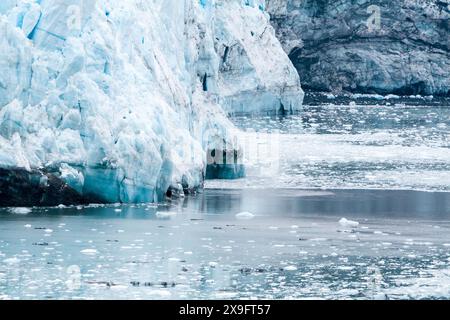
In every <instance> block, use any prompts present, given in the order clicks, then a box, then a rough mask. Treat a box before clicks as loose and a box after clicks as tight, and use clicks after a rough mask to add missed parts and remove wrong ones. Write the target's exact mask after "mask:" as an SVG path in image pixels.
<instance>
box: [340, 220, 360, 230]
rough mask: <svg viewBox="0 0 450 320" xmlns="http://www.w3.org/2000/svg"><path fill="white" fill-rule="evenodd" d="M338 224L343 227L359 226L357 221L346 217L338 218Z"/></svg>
mask: <svg viewBox="0 0 450 320" xmlns="http://www.w3.org/2000/svg"><path fill="white" fill-rule="evenodd" d="M339 224H340V225H341V226H342V227H344V228H357V227H358V226H359V222H357V221H352V220H347V219H346V218H342V219H341V220H339Z"/></svg>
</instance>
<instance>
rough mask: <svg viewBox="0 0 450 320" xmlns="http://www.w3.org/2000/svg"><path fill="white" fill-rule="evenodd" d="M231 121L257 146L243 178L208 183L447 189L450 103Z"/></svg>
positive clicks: (329, 109) (325, 109)
mask: <svg viewBox="0 0 450 320" xmlns="http://www.w3.org/2000/svg"><path fill="white" fill-rule="evenodd" d="M234 122H235V123H236V125H237V126H238V127H240V128H242V129H243V130H245V132H246V133H245V134H244V139H243V140H244V141H251V142H253V143H254V144H255V141H256V142H257V143H259V144H260V145H261V147H260V149H259V150H252V153H251V154H249V155H247V158H248V160H246V164H247V166H248V168H249V170H248V177H247V178H246V179H242V180H237V181H225V182H224V181H210V182H208V186H210V187H213V188H266V187H267V186H273V185H275V186H277V187H282V188H304V189H311V188H325V189H330V188H331V189H333V188H334V189H335V188H337V189H342V188H351V189H367V188H370V189H373V188H376V189H397V190H398V189H408V190H426V191H450V107H408V106H402V105H397V106H364V107H357V106H333V105H330V106H320V107H305V108H304V110H303V111H302V112H301V113H300V115H293V116H287V117H282V118H279V117H251V116H241V117H236V118H235V119H234ZM249 137H250V138H249ZM274 164H276V165H274ZM267 165H269V169H270V170H267ZM261 168H262V169H261Z"/></svg>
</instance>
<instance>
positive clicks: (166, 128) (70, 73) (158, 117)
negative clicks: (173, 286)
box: [0, 0, 303, 205]
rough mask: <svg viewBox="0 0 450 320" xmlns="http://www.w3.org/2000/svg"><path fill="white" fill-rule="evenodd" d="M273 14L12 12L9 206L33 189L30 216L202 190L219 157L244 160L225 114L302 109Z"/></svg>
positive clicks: (183, 9) (64, 5)
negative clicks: (221, 153) (213, 157)
mask: <svg viewBox="0 0 450 320" xmlns="http://www.w3.org/2000/svg"><path fill="white" fill-rule="evenodd" d="M264 10H265V7H264V1H259V0H258V1H257V0H253V1H249V0H243V1H241V0H223V1H220V0H217V1H214V0H200V1H199V0H129V1H120V0H98V1H93V0H89V1H88V0H6V1H2V2H1V4H0V169H1V170H0V199H1V201H0V202H1V203H0V205H14V204H15V202H16V201H15V200H14V199H17V201H20V199H25V198H27V196H28V195H25V190H28V189H30V186H32V187H33V188H32V189H33V190H34V191H33V195H32V196H31V195H30V197H28V198H30V199H29V201H28V202H27V203H25V204H29V205H34V204H41V205H44V204H58V203H54V202H55V201H58V202H59V203H71V202H80V201H101V202H151V201H155V200H158V199H161V198H162V197H163V196H164V194H165V193H166V191H167V190H168V189H169V188H172V189H175V190H183V189H184V190H185V191H186V190H189V189H195V188H198V187H201V186H202V182H203V179H204V175H205V169H206V165H207V163H206V159H207V157H206V153H207V152H208V151H209V150H215V149H217V150H222V149H223V150H234V151H239V149H240V146H239V145H236V142H235V139H233V127H232V124H231V123H230V122H229V120H228V119H227V118H226V114H225V111H226V112H229V113H232V112H237V111H277V110H279V109H280V107H283V108H285V111H288V110H295V109H297V108H298V107H299V106H300V105H301V102H302V98H303V93H302V91H301V88H300V81H299V78H298V75H297V73H296V71H295V68H294V67H293V65H292V64H291V63H290V61H289V59H288V57H287V56H286V55H285V54H284V52H283V51H282V47H281V45H280V44H279V42H278V41H277V40H276V38H275V35H274V31H273V29H272V27H271V26H270V23H269V17H268V14H267V13H266V12H265V11H264ZM224 110H225V111H224ZM240 171H241V168H237V169H236V171H235V172H240ZM237 175H239V174H237ZM231 176H232V174H231ZM21 186H23V187H21ZM21 193H22V194H21ZM66 194H67V197H66V196H65V195H66ZM52 198H53V199H57V200H52ZM22 205H24V204H22Z"/></svg>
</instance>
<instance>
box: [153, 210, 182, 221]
mask: <svg viewBox="0 0 450 320" xmlns="http://www.w3.org/2000/svg"><path fill="white" fill-rule="evenodd" d="M176 215H177V213H176V212H174V211H158V212H157V213H156V217H157V218H159V219H168V218H172V217H175V216H176Z"/></svg>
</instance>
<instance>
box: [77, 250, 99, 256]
mask: <svg viewBox="0 0 450 320" xmlns="http://www.w3.org/2000/svg"><path fill="white" fill-rule="evenodd" d="M80 252H81V253H82V254H85V255H95V254H97V250H96V249H83V250H81V251H80Z"/></svg>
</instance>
